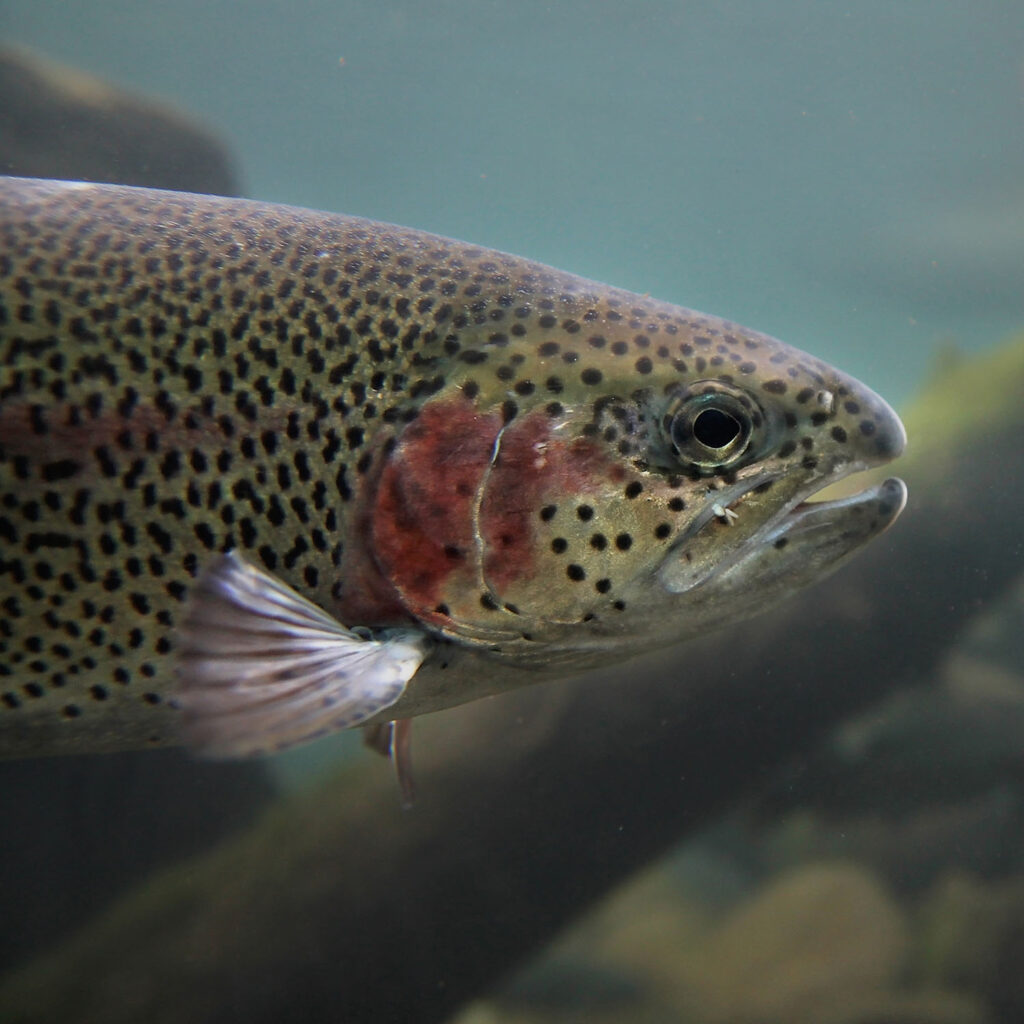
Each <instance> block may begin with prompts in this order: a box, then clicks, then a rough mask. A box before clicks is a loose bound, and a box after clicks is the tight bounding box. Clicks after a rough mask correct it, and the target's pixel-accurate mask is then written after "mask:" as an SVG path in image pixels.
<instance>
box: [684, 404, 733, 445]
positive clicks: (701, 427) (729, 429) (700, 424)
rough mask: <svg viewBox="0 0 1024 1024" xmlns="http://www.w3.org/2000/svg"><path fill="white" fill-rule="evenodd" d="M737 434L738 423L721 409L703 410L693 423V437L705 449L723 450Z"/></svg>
mask: <svg viewBox="0 0 1024 1024" xmlns="http://www.w3.org/2000/svg"><path fill="white" fill-rule="evenodd" d="M739 433H740V425H739V422H738V421H737V420H736V419H735V417H733V416H730V415H729V414H728V413H727V412H722V410H721V409H705V410H704V411H703V412H701V413H699V414H698V416H697V418H696V419H695V420H694V421H693V436H694V437H695V438H696V439H697V440H698V441H700V443H701V444H702V445H704V446H705V447H707V448H725V447H726V445H730V444H732V442H733V441H735V440H736V438H737V437H739Z"/></svg>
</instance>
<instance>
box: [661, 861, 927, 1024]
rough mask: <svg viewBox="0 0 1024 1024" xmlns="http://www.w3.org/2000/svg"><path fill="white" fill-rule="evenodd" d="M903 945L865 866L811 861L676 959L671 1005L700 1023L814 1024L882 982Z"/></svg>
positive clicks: (897, 917)
mask: <svg viewBox="0 0 1024 1024" xmlns="http://www.w3.org/2000/svg"><path fill="white" fill-rule="evenodd" d="M907 948H908V936H907V925H906V922H905V921H904V919H903V915H902V913H901V911H900V909H899V908H898V907H897V906H896V905H895V903H894V902H893V900H892V899H891V898H890V897H889V895H888V894H887V893H886V892H885V891H884V890H883V889H882V887H881V886H880V885H879V884H878V883H877V882H876V881H875V880H874V879H873V878H872V877H871V876H870V875H869V874H868V873H867V872H866V871H864V870H863V869H862V868H860V867H857V866H856V865H852V864H822V865H812V866H809V867H805V868H802V869H800V870H798V871H796V872H793V873H791V874H789V875H787V876H784V877H782V878H780V879H778V880H776V881H773V882H772V883H770V884H769V885H768V886H767V887H766V888H765V889H764V890H762V891H761V892H759V893H758V894H756V895H755V896H754V897H752V898H751V899H750V900H749V901H748V902H746V903H745V904H743V905H742V906H740V907H739V908H738V909H737V910H735V911H734V912H733V913H732V914H731V915H730V916H729V917H728V918H727V919H726V920H725V921H724V922H723V923H722V924H721V925H719V926H718V927H716V928H715V929H714V930H712V931H711V933H710V934H709V935H707V936H705V937H704V939H703V940H702V941H701V942H700V944H699V945H698V947H697V948H695V949H693V950H691V951H690V953H689V955H688V956H686V957H685V958H683V959H682V960H681V961H679V962H678V964H677V971H676V978H677V984H678V985H679V991H680V1000H679V1001H680V1003H685V1004H687V1005H689V1006H691V1007H692V1008H693V1010H694V1012H695V1016H696V1017H697V1018H698V1019H700V1020H702V1021H721V1022H730V1024H732V1022H736V1024H739V1022H748V1021H749V1022H751V1024H754V1022H758V1024H774V1022H778V1024H797V1022H802V1021H806V1022H808V1024H812V1022H814V1024H818V1022H821V1021H822V1020H824V1019H826V1017H831V1016H832V1015H834V1014H835V1013H837V1012H838V1009H839V1008H844V1007H848V1006H850V1005H851V1004H853V1003H855V1002H859V1001H861V1000H862V999H863V998H864V997H865V995H866V994H870V993H879V992H883V991H885V990H887V989H889V988H891V987H892V986H893V985H894V983H895V982H896V980H897V978H898V977H899V975H900V972H901V970H902V968H903V963H904V958H905V956H906V952H907ZM651 952H652V954H653V953H654V951H653V950H652V951H651Z"/></svg>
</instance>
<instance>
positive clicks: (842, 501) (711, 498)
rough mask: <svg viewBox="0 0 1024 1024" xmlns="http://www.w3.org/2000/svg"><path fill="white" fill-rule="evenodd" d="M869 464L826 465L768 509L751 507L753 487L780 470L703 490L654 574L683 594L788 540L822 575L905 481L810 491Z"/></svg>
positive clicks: (897, 506) (767, 484)
mask: <svg viewBox="0 0 1024 1024" xmlns="http://www.w3.org/2000/svg"><path fill="white" fill-rule="evenodd" d="M870 468H871V467H870V466H868V465H866V464H864V463H860V462H854V463H848V464H846V465H845V466H843V467H842V468H840V469H834V470H833V471H832V472H831V473H828V474H826V475H825V476H823V477H819V478H817V479H816V480H815V481H813V482H812V483H810V484H809V485H805V486H804V487H802V488H800V489H799V490H797V491H796V492H795V493H793V494H791V495H789V496H788V498H787V499H786V500H785V501H784V503H783V504H782V506H781V507H780V508H776V509H775V510H773V511H768V509H767V508H763V507H759V503H758V498H759V495H760V492H762V491H768V492H770V490H771V489H773V488H775V487H777V486H779V485H782V484H783V481H784V478H785V477H784V474H776V473H771V472H763V473H759V474H757V475H755V476H753V477H750V478H748V479H747V480H744V481H738V482H737V483H735V484H731V485H729V486H726V487H723V488H721V489H720V490H718V491H711V492H709V495H708V500H707V505H706V507H705V508H704V509H703V510H702V512H701V514H700V515H699V516H697V517H696V518H695V519H694V521H693V522H692V523H691V524H690V526H689V528H688V529H687V530H686V531H685V532H684V533H683V535H682V536H680V537H679V538H678V539H677V540H676V542H675V543H674V544H673V545H672V548H671V550H670V551H669V552H668V554H667V555H666V557H665V559H664V561H663V562H662V564H661V567H660V568H659V569H658V571H657V575H658V578H659V581H660V582H661V584H662V586H664V587H665V589H666V590H668V591H670V592H671V593H675V594H679V593H683V592H684V591H688V590H692V589H694V588H697V587H699V586H701V585H702V584H705V583H707V582H708V581H709V580H711V579H713V578H714V577H716V576H718V575H720V574H722V573H726V572H728V571H729V570H731V569H732V568H733V567H734V566H736V565H737V564H738V563H741V562H744V561H746V560H748V559H750V558H751V557H752V556H755V555H757V554H759V553H761V552H764V551H765V550H768V549H772V548H774V549H778V550H781V549H783V548H785V547H787V546H788V545H789V544H790V543H793V542H795V543H798V544H799V545H800V548H799V550H801V551H803V552H804V553H805V554H806V556H807V557H808V559H809V560H811V561H813V562H814V563H815V564H816V565H817V566H818V568H819V570H821V572H822V574H823V572H824V569H823V567H824V566H826V565H830V566H831V565H838V564H839V563H840V562H841V561H842V560H844V559H845V558H846V556H848V555H849V554H852V553H853V552H854V551H856V550H857V549H858V548H860V547H861V546H862V545H863V544H865V543H866V542H867V541H868V540H870V539H871V538H872V537H876V536H878V535H879V534H881V533H882V532H884V531H885V530H887V529H888V528H889V527H890V526H891V525H892V524H893V523H894V522H895V521H896V519H897V517H898V516H899V514H900V513H901V512H902V511H903V508H904V507H905V505H906V502H907V488H906V485H905V484H904V483H903V481H902V480H900V479H899V478H898V477H890V478H888V479H886V480H883V481H882V482H881V483H876V484H873V485H871V486H868V487H865V488H864V489H863V490H860V491H856V492H855V493H852V494H847V495H844V496H841V497H837V498H817V499H816V498H815V495H819V494H821V493H822V492H824V491H827V490H829V489H830V488H832V487H833V486H834V485H835V484H837V483H838V482H839V481H841V480H845V479H847V478H848V477H850V476H852V475H853V474H856V473H860V472H863V471H865V470H868V469H870ZM759 513H760V515H761V516H763V519H760V521H759ZM748 524H750V525H748ZM790 557H791V558H792V554H791V555H790Z"/></svg>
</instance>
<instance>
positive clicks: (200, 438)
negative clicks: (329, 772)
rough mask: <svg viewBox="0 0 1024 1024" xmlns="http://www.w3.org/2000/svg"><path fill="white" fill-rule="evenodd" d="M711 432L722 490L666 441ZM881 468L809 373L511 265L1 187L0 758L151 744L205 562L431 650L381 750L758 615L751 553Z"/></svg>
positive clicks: (185, 199)
mask: <svg viewBox="0 0 1024 1024" xmlns="http://www.w3.org/2000/svg"><path fill="white" fill-rule="evenodd" d="M823 394H824V395H826V396H829V395H830V396H832V401H831V402H828V401H826V400H825V399H823V398H822V397H821V396H822V395H823ZM721 395H724V396H725V397H724V398H721V397H720V396H721ZM716 396H718V397H716ZM705 402H710V403H712V404H714V403H716V402H724V403H725V409H726V412H727V415H726V417H725V419H719V420H718V421H714V422H717V423H718V425H719V427H721V425H722V424H723V423H724V424H725V427H724V431H725V433H724V435H723V437H725V439H726V440H727V441H728V435H729V433H730V432H731V431H732V430H733V426H734V425H735V426H736V427H737V428H741V430H742V436H741V437H739V438H738V439H737V441H736V444H737V445H738V443H739V441H742V442H743V444H742V446H741V447H740V448H738V450H737V452H736V453H735V454H733V455H731V456H729V457H727V458H726V457H723V458H721V459H718V460H717V462H716V460H715V459H713V458H712V459H710V460H709V459H708V457H707V451H706V450H705V449H704V448H702V447H701V444H700V443H698V442H696V441H695V440H694V439H693V436H690V435H688V434H687V433H686V430H687V429H689V428H686V427H685V423H689V424H690V425H691V427H692V425H693V423H694V422H695V420H694V416H695V415H697V412H696V411H695V410H698V408H703V406H701V405H700V403H705ZM694 403H696V404H694ZM687 416H688V417H689V419H687ZM730 420H731V421H732V422H731V423H730V422H729V421H730ZM684 421H685V422H684ZM703 422H704V428H703V432H705V433H706V429H707V425H708V424H709V423H712V425H713V421H712V420H710V419H705V420H704V421H703ZM695 431H696V428H693V431H691V433H694V432H695ZM730 443H731V442H730ZM902 445H903V435H902V428H901V427H900V425H899V421H898V420H897V419H896V418H895V416H894V414H893V413H892V412H891V410H889V408H888V407H887V406H886V405H885V403H884V402H882V401H881V399H879V398H878V397H877V396H875V395H874V394H873V393H872V392H870V391H869V390H868V389H866V388H864V387H863V386H862V385H860V384H859V383H858V382H856V381H854V380H851V379H850V378H847V377H844V376H843V375H841V374H839V373H838V372H837V371H835V370H834V369H832V368H831V367H829V366H827V365H825V364H823V363H821V362H819V361H818V360H815V359H813V358H811V357H809V356H806V355H805V354H803V353H801V352H797V351H795V350H793V349H790V348H788V347H787V346H784V345H782V344H781V343H779V342H777V341H774V340H773V339H770V338H767V337H765V336H764V335H761V334H757V333H754V332H751V331H748V330H745V329H743V328H740V327H738V326H737V325H734V324H730V323H727V322H725V321H721V320H718V319H716V318H714V317H707V316H703V315H701V314H697V313H694V312H692V311H689V310H686V309H681V308H679V307H676V306H672V305H668V304H665V303H662V302H658V301H655V300H652V299H650V298H648V297H641V296H638V295H634V294H631V293H628V292H624V291H619V290H616V289H612V288H608V287H606V286H603V285H599V284H595V283H593V282H590V281H585V280H582V279H580V278H577V277H573V276H571V275H568V274H564V273H560V272H558V271H555V270H552V269H550V268H548V267H544V266H541V265H539V264H536V263H531V262H528V261H526V260H523V259H519V258H517V257H513V256H508V255H505V254H502V253H497V252H493V251H489V250H486V249H482V248H478V247H473V246H469V245H465V244H462V243H459V242H453V241H450V240H447V239H442V238H438V237H435V236H431V235H427V234H424V233H422V232H417V231H412V230H408V229H404V228H398V227H393V226H391V225H386V224H379V223H373V222H370V221H366V220H361V219H357V218H351V217H343V216H337V215H333V214H324V213H314V212H310V211H305V210H297V209H291V208H288V207H282V206H273V205H268V204H263V203H254V202H247V201H242V200H229V199H220V198H213V197H206V196H193V195H187V194H175V193H167V192H157V191H150V190H145V189H129V188H124V187H116V186H94V185H88V186H85V185H67V184H60V183H53V182H40V181H34V180H26V179H11V178H7V179H3V178H0V609H2V618H0V754H8V755H24V754H30V753H47V752H55V751H74V750H85V749H94V750H98V749H117V748H123V747H133V746H140V745H159V744H163V743H169V742H174V740H175V726H176V722H175V720H176V717H177V711H176V710H175V709H174V708H173V706H172V705H171V703H170V702H169V701H168V695H169V694H170V692H171V691H172V687H173V671H172V668H173V659H172V657H171V655H172V652H173V647H174V629H175V623H176V621H178V620H179V618H180V614H181V609H182V607H183V602H185V601H186V600H187V598H188V593H189V584H190V581H191V580H192V579H193V578H194V577H195V575H196V574H197V573H198V572H199V571H201V569H202V568H203V566H204V564H205V563H206V562H208V561H209V560H210V559H211V558H213V557H214V554H215V553H216V552H222V551H226V550H231V549H233V548H241V549H243V550H244V551H245V552H246V554H247V556H248V557H249V558H250V559H252V560H253V561H254V562H255V563H256V564H258V565H262V566H265V567H266V568H268V569H270V570H272V571H273V572H275V573H276V574H278V575H280V576H281V577H282V578H283V579H284V580H285V581H286V582H288V583H290V584H291V585H292V586H294V587H295V588H296V589H297V590H299V591H300V592H301V593H303V594H304V595H306V596H307V597H309V598H310V599H311V600H313V601H315V602H317V603H318V604H320V605H321V606H323V607H324V608H325V609H327V610H328V611H330V612H331V613H332V614H334V615H335V616H337V618H338V619H339V620H340V621H342V622H344V623H346V624H347V625H350V626H357V625H358V626H369V627H379V626H386V625H393V624H396V623H402V624H409V623H415V624H417V625H419V626H421V627H422V628H423V629H424V630H426V631H427V632H428V633H430V634H431V635H432V636H434V637H435V638H436V639H437V640H438V643H437V645H436V647H435V650H434V653H433V654H432V655H431V657H430V659H428V662H427V663H426V664H425V665H424V666H423V668H421V670H420V672H419V673H418V674H417V676H416V677H415V678H414V680H413V683H412V684H411V685H410V687H409V690H408V692H407V695H406V696H405V697H403V698H402V699H401V700H400V702H399V704H398V705H397V706H396V707H395V708H394V709H392V711H391V713H389V714H388V715H387V716H386V717H392V715H398V716H403V715H408V714H415V713H419V712H421V711H426V710H431V709H433V708H435V707H441V706H445V705H447V704H454V703H459V702H461V701H463V700H467V699H471V698H472V697H475V696H479V695H480V694H482V693H486V692H491V691H493V690H496V689H501V688H503V687H505V686H508V685H514V684H515V683H517V682H523V681H528V680H529V679H531V678H535V677H536V676H537V674H538V670H541V674H545V673H547V674H551V673H554V674H567V673H568V672H569V671H573V670H575V669H577V668H579V667H582V666H584V665H586V664H592V663H594V662H596V661H604V660H607V659H608V658H610V657H621V656H625V655H626V654H628V653H630V652H631V651H634V650H636V649H638V648H645V647H650V646H652V645H655V644H664V643H669V642H672V641H674V640H676V639H679V638H681V637H684V636H686V635H689V634H692V633H694V632H697V631H700V630H701V629H703V628H706V626H707V624H708V623H710V622H713V623H716V624H717V623H720V622H725V621H730V620H731V619H733V618H736V617H739V616H740V615H745V614H750V613H751V612H753V611H754V610H756V607H757V604H758V601H757V597H758V594H757V593H756V586H755V585H753V584H755V583H756V580H753V581H751V582H748V581H747V579H746V577H745V576H744V577H742V579H743V587H742V588H739V587H738V586H737V580H738V579H740V578H741V569H742V567H743V566H744V565H746V564H748V562H749V560H750V554H751V551H752V550H753V548H754V547H756V546H757V545H758V544H759V543H760V541H759V538H761V537H762V536H763V531H762V527H763V526H764V524H765V523H766V522H767V521H769V520H770V519H771V518H772V517H777V516H779V515H783V514H785V513H786V510H787V509H793V508H794V507H795V506H796V505H797V503H798V502H799V501H800V500H802V498H804V497H806V496H807V495H809V494H810V493H811V492H813V491H814V490H816V489H817V488H819V487H821V486H823V485H824V484H826V483H828V482H829V481H830V480H831V479H832V478H834V477H837V476H840V475H844V474H845V473H846V472H849V471H851V470H852V469H857V468H863V467H865V466H867V465H871V464H874V463H879V462H884V461H887V460H888V459H889V458H891V457H892V456H893V455H895V454H897V453H898V452H899V450H900V449H901V448H902ZM697 449H700V451H697ZM728 450H729V444H728V443H727V444H726V445H724V446H721V453H722V454H723V455H724V454H725V453H726V452H727V451H728ZM722 496H725V499H726V503H727V504H728V505H729V507H730V510H731V511H735V513H736V518H735V519H734V520H733V517H732V516H725V515H723V514H722V511H723V510H722V509H721V507H720V506H719V507H718V508H717V509H716V508H715V507H714V506H715V503H716V500H719V501H720V500H721V499H722ZM886 504H887V500H886V499H885V498H884V497H883V498H880V499H878V500H877V501H876V502H875V504H874V505H873V506H872V508H871V509H869V510H867V512H864V514H862V516H861V520H860V523H861V528H860V531H859V533H858V536H857V538H856V543H854V542H853V541H848V542H844V544H845V547H844V548H843V551H842V552H841V554H842V555H843V556H845V554H846V553H848V550H852V549H853V548H854V547H858V546H859V545H860V544H861V543H863V541H864V540H866V539H868V537H870V536H872V535H874V534H875V533H877V532H879V531H880V529H882V528H883V527H884V526H885V525H887V524H888V522H890V521H891V520H892V518H894V517H895V514H896V512H898V509H896V510H895V511H894V510H893V508H891V507H888V508H887V507H886ZM888 504H889V505H891V504H892V502H888ZM861 511H862V512H863V510H861ZM869 513H870V514H869ZM759 531H760V532H759ZM847 532H849V531H847ZM777 546H778V548H779V549H781V548H782V547H783V546H784V545H783V544H777ZM759 557H765V556H764V555H763V553H760V552H759ZM780 557H782V556H780ZM830 557H831V556H830ZM745 560H746V561H745ZM729 566H733V569H732V576H733V580H732V584H731V593H732V595H733V597H732V598H731V599H730V600H731V603H732V605H733V606H735V608H736V609H737V610H736V611H735V612H733V611H732V610H727V611H726V610H723V609H722V608H720V607H719V606H718V605H716V603H715V600H714V598H715V594H716V591H715V583H716V579H717V578H718V575H720V572H719V570H720V569H723V568H727V567H729ZM822 571H823V569H822ZM819 574H820V572H819V571H818V570H815V572H814V573H808V575H819ZM725 575H726V576H727V575H728V573H726V574H725ZM777 575H779V574H777ZM798 582H801V583H802V582H806V580H803V579H801V580H799V581H798ZM727 589H729V588H727ZM738 589H742V590H743V594H744V599H743V600H742V601H736V600H735V595H736V592H737V590H738ZM777 590H778V586H777V585H776V590H773V591H772V593H775V592H777ZM481 659H482V660H481Z"/></svg>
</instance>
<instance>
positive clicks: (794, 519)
mask: <svg viewBox="0 0 1024 1024" xmlns="http://www.w3.org/2000/svg"><path fill="white" fill-rule="evenodd" d="M849 475H850V474H849V473H844V474H843V477H845V476H849ZM843 477H836V478H835V479H834V480H832V481H830V482H829V483H828V484H825V485H824V487H819V488H817V489H816V490H814V491H812V492H811V494H810V495H808V496H806V497H804V498H801V499H800V500H799V501H797V502H796V503H795V504H793V505H791V506H789V507H788V508H786V509H785V510H783V512H782V513H780V514H779V515H777V516H773V517H772V519H770V520H769V521H768V523H767V524H766V526H767V527H768V528H769V529H767V530H766V531H765V533H764V534H763V536H761V537H760V538H759V539H760V541H761V542H762V543H763V542H772V543H774V542H775V541H777V540H778V539H779V538H780V537H783V536H788V535H790V534H793V533H798V532H801V531H807V530H810V529H813V528H814V527H815V526H816V525H818V522H819V521H821V520H825V519H830V520H831V519H834V514H835V513H837V512H843V511H846V510H853V509H855V508H859V507H860V506H862V505H866V504H868V503H870V502H872V501H878V502H880V503H882V504H887V505H888V507H885V508H881V511H882V512H883V513H884V514H885V515H886V516H887V517H888V522H887V523H886V524H885V525H884V527H883V528H882V530H880V531H879V532H883V531H884V530H887V529H888V528H889V527H890V526H892V524H893V523H894V522H895V521H896V520H897V519H898V518H899V516H900V514H901V513H902V511H903V509H904V508H906V505H907V493H908V492H907V485H906V484H905V483H904V482H903V481H902V480H901V479H900V478H899V477H895V476H893V477H887V478H886V479H885V480H882V481H880V482H879V483H876V484H871V485H869V486H867V487H864V488H862V489H861V490H859V491H855V492H854V493H853V494H847V495H844V496H843V497H841V498H830V499H828V500H826V501H808V500H807V499H808V497H813V495H814V494H818V493H820V492H821V491H823V490H825V489H826V488H827V487H829V486H831V484H833V483H835V482H836V480H839V479H843ZM751 540H754V538H751Z"/></svg>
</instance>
